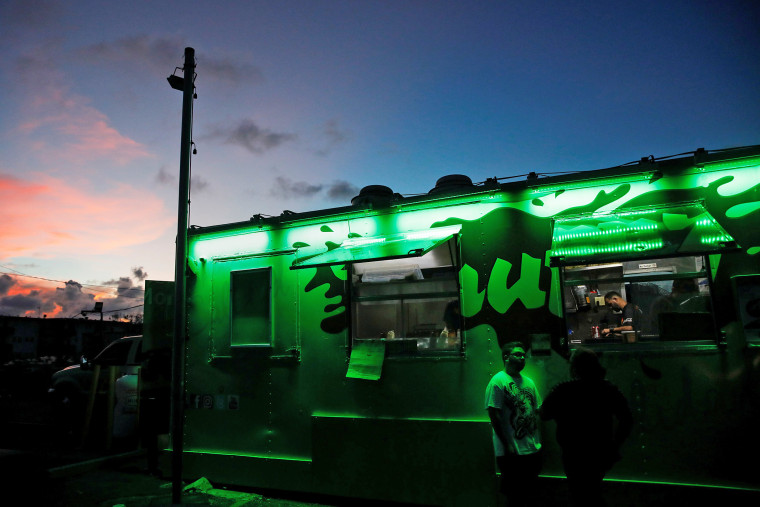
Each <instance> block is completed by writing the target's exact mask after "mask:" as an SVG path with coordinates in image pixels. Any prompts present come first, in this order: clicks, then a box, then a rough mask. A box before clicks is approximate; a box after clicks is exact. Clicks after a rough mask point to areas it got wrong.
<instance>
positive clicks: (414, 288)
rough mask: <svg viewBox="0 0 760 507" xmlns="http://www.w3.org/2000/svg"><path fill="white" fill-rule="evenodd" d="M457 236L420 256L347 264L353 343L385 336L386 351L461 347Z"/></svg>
mask: <svg viewBox="0 0 760 507" xmlns="http://www.w3.org/2000/svg"><path fill="white" fill-rule="evenodd" d="M455 252H456V240H455V239H454V238H452V239H450V240H449V241H447V242H445V243H443V244H441V245H440V246H438V247H437V248H435V249H433V250H431V251H429V252H428V253H426V254H425V255H423V256H421V257H411V258H400V259H389V260H379V261H372V262H361V263H354V264H352V265H351V276H350V285H351V337H352V345H355V344H356V343H357V341H361V340H384V341H385V347H386V356H390V357H392V356H414V355H429V354H433V355H446V354H456V353H459V352H460V351H461V350H462V339H463V334H462V333H463V321H462V315H461V309H460V301H459V281H458V276H457V272H458V271H457V269H456V262H455V259H456V255H455Z"/></svg>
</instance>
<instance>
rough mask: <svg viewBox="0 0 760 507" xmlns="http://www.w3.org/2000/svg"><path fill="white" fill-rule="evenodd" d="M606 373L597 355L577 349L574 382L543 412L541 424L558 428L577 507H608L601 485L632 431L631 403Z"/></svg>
mask: <svg viewBox="0 0 760 507" xmlns="http://www.w3.org/2000/svg"><path fill="white" fill-rule="evenodd" d="M605 373H606V371H605V369H604V368H603V367H602V365H601V364H600V363H599V358H598V357H597V355H596V354H595V353H594V352H593V351H591V350H588V349H577V350H576V351H575V352H574V353H573V356H572V358H571V359H570V375H571V377H572V380H571V381H569V382H564V383H562V384H559V385H557V386H556V387H555V388H554V389H553V390H552V391H551V392H550V393H549V395H548V396H547V397H546V399H545V400H544V402H543V405H542V406H541V409H540V410H539V414H540V416H541V418H542V419H544V420H552V419H553V420H556V422H557V442H558V443H559V445H560V447H561V448H562V464H563V466H564V469H565V474H566V475H567V480H568V485H569V487H570V496H571V500H572V502H573V504H574V505H577V506H584V507H593V506H601V505H604V500H603V498H602V494H601V485H602V479H604V476H605V475H606V473H607V472H608V471H609V470H610V469H611V468H612V465H613V464H614V463H615V462H617V461H618V460H619V459H620V447H621V445H622V444H623V442H624V441H625V439H626V438H627V437H628V435H629V434H630V432H631V429H632V427H633V417H632V416H631V411H630V409H629V408H628V402H627V401H626V399H625V397H624V396H623V394H622V393H621V392H620V390H619V389H618V388H617V387H615V386H614V385H613V384H612V383H611V382H609V381H607V380H605V378H604V376H605ZM614 419H617V424H615V422H614Z"/></svg>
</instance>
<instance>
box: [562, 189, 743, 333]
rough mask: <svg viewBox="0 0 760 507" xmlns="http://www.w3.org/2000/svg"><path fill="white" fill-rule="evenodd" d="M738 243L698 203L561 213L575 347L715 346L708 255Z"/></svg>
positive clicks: (570, 329) (565, 291) (566, 290)
mask: <svg viewBox="0 0 760 507" xmlns="http://www.w3.org/2000/svg"><path fill="white" fill-rule="evenodd" d="M738 247H739V246H738V245H737V243H736V241H735V240H734V238H733V237H731V235H730V234H728V232H726V230H725V229H724V228H723V227H722V226H721V225H720V223H719V222H718V221H717V220H715V218H714V217H713V216H712V215H711V214H710V213H709V212H708V211H707V209H706V208H705V207H704V205H703V203H702V202H699V201H694V202H681V203H672V204H668V205H665V206H656V207H643V208H630V209H618V210H612V211H604V212H595V213H586V214H580V215H574V216H563V217H558V218H556V219H555V220H554V226H553V233H552V252H551V258H552V265H553V266H555V267H559V268H560V269H561V271H562V272H561V275H562V280H563V282H562V288H563V300H564V310H565V319H566V323H567V326H568V330H567V332H568V341H569V344H570V346H572V345H573V344H576V345H577V344H585V343H590V342H593V343H598V342H612V343H614V342H619V343H638V342H650V343H653V342H657V343H661V342H677V343H682V344H685V343H688V342H701V343H708V342H707V341H708V340H710V341H713V343H714V342H715V340H717V330H716V327H715V320H714V316H713V313H712V308H713V305H712V291H711V285H710V283H711V280H710V267H709V265H708V259H709V257H708V256H709V255H710V254H714V253H721V252H727V251H732V250H735V249H737V248H738ZM612 294H614V297H612V299H610V298H605V295H610V296H612ZM610 328H612V329H615V330H616V332H615V333H605V330H609V329H610Z"/></svg>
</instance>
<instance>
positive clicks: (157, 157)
mask: <svg viewBox="0 0 760 507" xmlns="http://www.w3.org/2000/svg"><path fill="white" fill-rule="evenodd" d="M759 14H760V4H758V3H757V2H756V1H754V0H747V1H738V0H725V1H721V2H717V1H699V0H692V1H679V0H673V1H669V2H662V1H648V0H638V1H614V0H612V1H609V0H608V1H584V2H567V1H543V2H542V1H535V2H517V1H511V0H501V1H490V0H489V1H468V2H464V1H444V0H441V1H433V0H426V1H415V0H408V1H401V0H398V1H390V0H388V1H369V0H365V1H362V0H354V1H328V0H325V1H319V0H310V1H294V0H282V1H253V0H251V1H235V2H232V1H229V2H225V1H221V0H215V1H192V0H185V1H182V2H174V1H156V0H152V1H141V0H131V1H129V2H121V1H116V2H103V1H94V0H93V1H83V0H74V1H68V2H64V1H55V0H51V1H46V0H23V1H22V0H19V1H16V0H4V1H3V2H2V3H0V80H1V83H2V84H1V86H2V94H0V315H27V314H28V315H34V316H37V315H41V314H45V315H48V316H49V317H70V316H72V315H75V314H77V313H78V312H79V311H81V310H83V309H89V308H91V307H92V306H93V301H94V300H102V301H104V302H105V308H106V309H107V310H115V309H121V308H128V307H131V306H138V308H136V309H131V310H127V311H125V312H124V313H132V312H135V311H137V312H139V311H140V310H141V309H140V308H139V305H140V304H141V303H142V291H141V290H140V288H141V287H143V286H144V280H145V279H146V278H147V279H155V280H171V279H173V277H174V274H173V273H174V267H173V266H174V238H175V235H176V215H177V183H178V173H179V155H180V130H181V108H182V94H181V93H180V92H178V91H175V90H172V89H171V88H170V87H169V85H168V83H167V81H166V78H167V76H169V75H170V74H171V73H172V72H174V70H175V67H182V65H183V55H184V48H185V47H186V46H190V47H193V48H195V51H196V59H197V69H196V72H197V79H196V87H197V93H198V99H197V100H196V102H195V111H194V129H193V140H194V142H195V145H196V147H197V150H198V153H197V155H195V156H193V158H192V176H193V181H192V194H191V201H192V204H191V211H190V224H197V225H202V226H205V225H215V224H221V223H229V222H237V221H242V220H247V219H248V218H250V217H251V215H253V214H256V213H263V214H268V215H279V214H280V213H281V212H282V211H283V210H285V209H288V210H292V211H296V212H298V211H310V210H315V209H323V208H330V207H335V206H343V205H347V204H349V202H350V200H351V197H353V196H355V195H356V194H357V193H358V191H359V189H360V188H361V187H363V186H365V185H371V184H381V185H386V186H389V187H391V188H392V189H393V190H394V191H395V192H399V193H401V194H418V193H425V192H427V191H428V190H430V189H431V188H432V187H433V186H435V182H436V179H438V178H439V177H441V176H444V175H447V174H466V175H468V176H470V177H471V178H472V180H473V181H474V182H476V183H477V182H481V181H483V180H485V179H486V178H489V177H500V178H501V177H509V176H516V175H524V174H526V173H529V172H531V171H535V172H537V173H544V174H546V173H555V172H564V171H580V170H592V169H600V168H606V167H613V166H617V165H619V164H624V163H627V162H631V161H634V160H638V159H640V158H641V157H644V156H649V155H654V156H655V157H662V156H668V155H674V154H680V153H684V152H688V151H693V150H695V149H697V148H701V147H704V148H706V149H708V150H711V149H721V148H729V147H736V146H745V145H754V144H759V143H760V100H759V99H760V93H759V92H760V57H759V56H758V55H759V54H760V30H759V29H758V27H760V15H759ZM177 72H178V74H180V75H181V71H180V70H178V71H177ZM22 274H23V275H26V276H21V275H22ZM116 296H118V298H117V297H116Z"/></svg>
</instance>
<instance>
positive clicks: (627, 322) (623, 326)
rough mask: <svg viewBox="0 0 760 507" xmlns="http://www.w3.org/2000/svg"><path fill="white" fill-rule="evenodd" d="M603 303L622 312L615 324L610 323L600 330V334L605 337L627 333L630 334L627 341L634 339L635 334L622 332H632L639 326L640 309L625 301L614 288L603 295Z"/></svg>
mask: <svg viewBox="0 0 760 507" xmlns="http://www.w3.org/2000/svg"><path fill="white" fill-rule="evenodd" d="M604 303H605V305H607V308H611V309H612V310H615V311H618V312H622V313H621V315H620V320H619V322H618V323H617V324H610V325H609V327H607V328H605V329H603V330H602V336H603V337H605V338H613V337H614V336H615V335H617V336H626V335H628V336H630V338H629V339H628V340H627V341H628V342H629V343H630V342H634V341H636V337H635V335H631V334H629V333H625V334H624V333H623V332H624V331H630V332H632V331H635V330H637V329H638V328H639V322H640V320H641V315H642V312H641V310H640V309H639V308H638V307H637V306H636V305H634V304H631V303H629V302H627V301H626V300H625V299H623V296H621V295H620V293H619V292H617V291H614V290H612V291H610V292H608V293H607V294H605V295H604Z"/></svg>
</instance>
